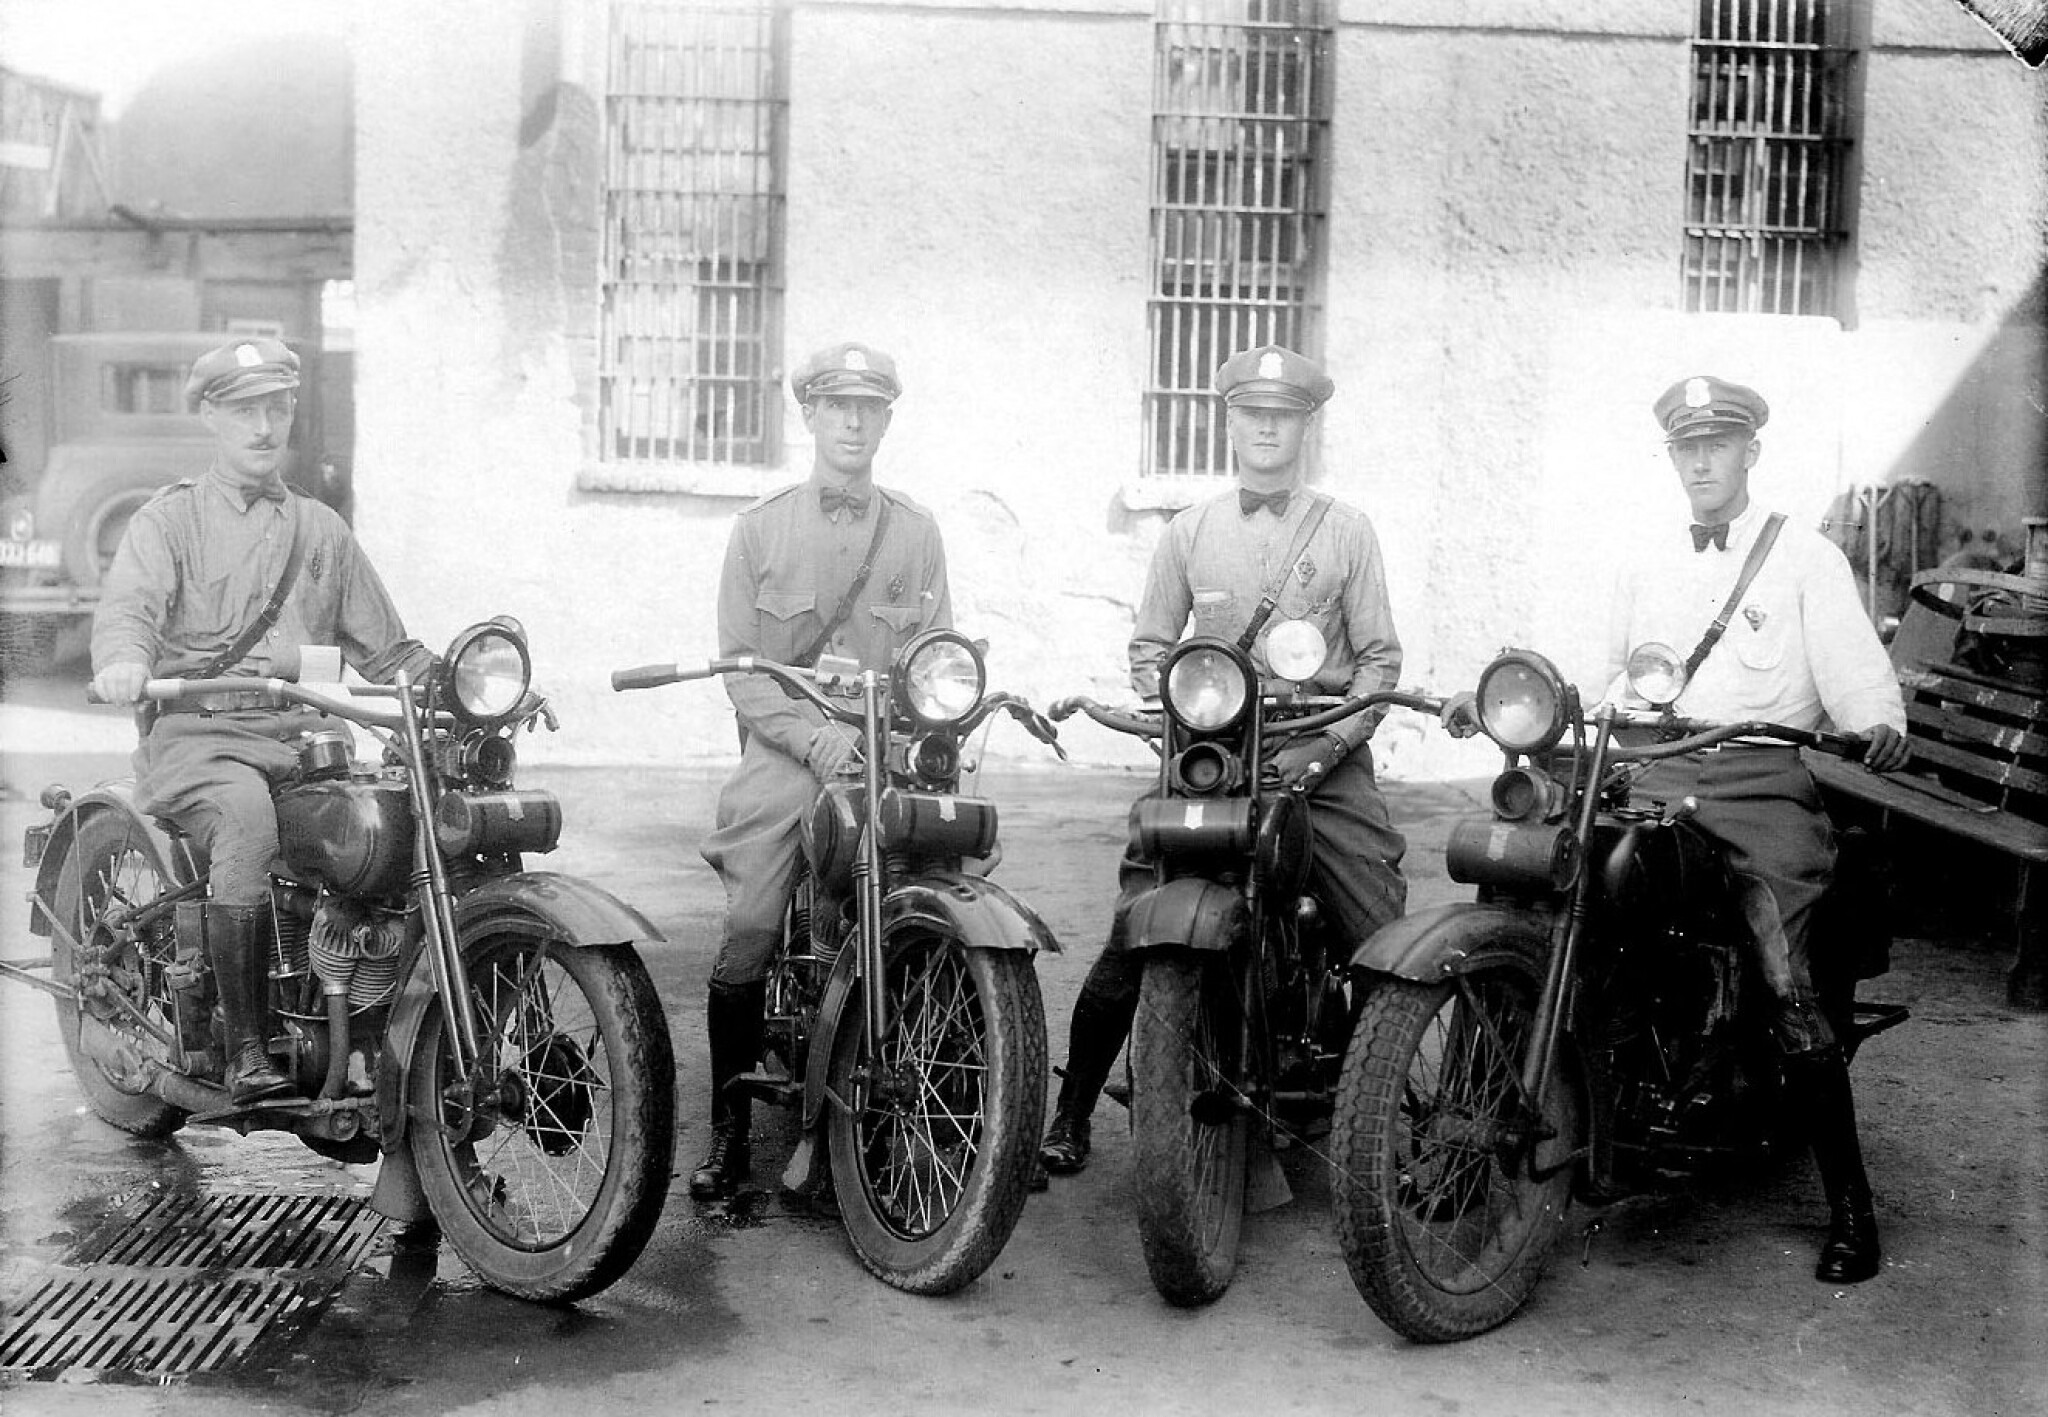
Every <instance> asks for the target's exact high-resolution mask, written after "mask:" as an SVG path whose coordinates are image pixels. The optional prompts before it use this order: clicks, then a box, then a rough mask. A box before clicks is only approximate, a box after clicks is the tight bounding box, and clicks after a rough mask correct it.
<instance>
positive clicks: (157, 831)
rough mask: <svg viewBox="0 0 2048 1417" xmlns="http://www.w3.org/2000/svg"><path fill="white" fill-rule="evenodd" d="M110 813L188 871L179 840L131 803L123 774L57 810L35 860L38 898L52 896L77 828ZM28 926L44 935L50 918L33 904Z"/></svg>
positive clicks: (179, 868) (131, 788)
mask: <svg viewBox="0 0 2048 1417" xmlns="http://www.w3.org/2000/svg"><path fill="white" fill-rule="evenodd" d="M109 812H111V813H114V814H115V815H117V816H121V817H125V818H127V820H128V823H129V825H130V827H131V828H133V829H134V830H136V831H138V832H140V833H142V834H143V835H144V836H146V837H148V838H149V840H150V841H151V842H152V843H153V844H154V845H155V847H156V849H157V850H158V851H159V852H161V853H162V854H163V859H164V861H165V862H166V863H167V864H168V865H169V866H170V868H171V869H172V871H174V872H184V871H189V870H190V868H191V865H192V862H191V857H190V856H189V854H188V853H187V852H186V851H185V850H184V848H183V847H182V846H181V844H180V843H178V842H176V841H173V840H172V839H171V837H170V834H169V833H168V832H166V831H165V830H164V829H163V827H162V826H160V825H158V823H157V820H156V818H154V817H152V816H149V815H148V814H146V813H144V812H142V811H140V810H138V809H137V808H136V806H135V784H134V783H133V782H131V781H129V780H128V779H126V778H123V779H121V780H120V781H118V782H106V783H102V784H100V785H99V786H98V787H95V788H94V789H92V791H90V792H87V793H85V794H84V795H83V796H79V797H74V798H72V799H71V801H70V802H69V803H68V804H67V805H66V806H65V808H64V810H63V811H61V812H59V813H58V814H57V817H56V820H55V821H54V822H52V823H51V825H50V838H49V840H48V841H46V842H44V843H43V855H42V860H40V861H39V862H37V863H36V883H35V894H36V898H37V899H39V900H53V899H54V898H55V893H56V890H57V877H58V876H59V875H61V874H62V873H63V870H64V858H65V857H67V856H69V855H70V854H71V851H72V848H73V846H74V844H75V843H76V842H77V840H78V832H79V829H80V828H81V827H82V826H83V825H84V824H85V823H86V822H87V821H88V820H90V819H92V818H94V817H97V816H101V815H104V814H106V813H109ZM28 928H29V930H30V932H31V933H33V934H36V935H42V936H48V935H49V933H50V922H49V921H47V920H45V919H44V918H43V916H42V913H41V912H40V911H38V910H37V909H36V908H35V907H34V906H33V905H31V906H30V907H29V922H28Z"/></svg>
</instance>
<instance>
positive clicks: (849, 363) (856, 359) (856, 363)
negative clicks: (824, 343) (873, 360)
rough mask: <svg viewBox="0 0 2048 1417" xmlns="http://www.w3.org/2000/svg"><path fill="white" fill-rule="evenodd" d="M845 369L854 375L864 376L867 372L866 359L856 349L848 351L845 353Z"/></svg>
mask: <svg viewBox="0 0 2048 1417" xmlns="http://www.w3.org/2000/svg"><path fill="white" fill-rule="evenodd" d="M845 367H846V368H848V369H851V370H853V371H854V372H855V373H856V374H865V373H867V372H868V357H867V356H866V355H865V354H862V353H861V352H860V351H859V350H857V349H849V350H847V351H846V366H845Z"/></svg>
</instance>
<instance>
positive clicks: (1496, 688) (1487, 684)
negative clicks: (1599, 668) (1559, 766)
mask: <svg viewBox="0 0 2048 1417" xmlns="http://www.w3.org/2000/svg"><path fill="white" fill-rule="evenodd" d="M1477 708H1478V710H1479V726H1480V727H1482V728H1484V729H1485V730H1486V736H1487V737H1489V738H1491V739H1492V740H1493V741H1494V742H1496V743H1498V744H1500V746H1501V747H1502V748H1504V749H1506V750H1507V751H1508V752H1510V753H1540V752H1542V751H1543V750H1544V749H1546V748H1549V747H1552V746H1553V745H1555V744H1556V742H1557V740H1558V739H1560V738H1562V737H1564V730H1565V726H1566V725H1565V713H1564V710H1565V687H1564V678H1563V676H1561V675H1560V674H1559V673H1558V672H1557V667H1556V666H1555V665H1553V664H1552V663H1551V662H1550V661H1549V660H1547V659H1545V658H1544V657H1543V656H1542V655H1540V654H1532V653H1530V652H1529V651H1528V650H1520V649H1511V650H1509V651H1508V652H1507V653H1506V654H1503V655H1501V656H1500V657H1499V658H1498V659H1496V660H1494V661H1493V663H1491V664H1489V665H1487V666H1486V669H1485V671H1484V672H1483V673H1481V674H1480V676H1479V691H1478V695H1477Z"/></svg>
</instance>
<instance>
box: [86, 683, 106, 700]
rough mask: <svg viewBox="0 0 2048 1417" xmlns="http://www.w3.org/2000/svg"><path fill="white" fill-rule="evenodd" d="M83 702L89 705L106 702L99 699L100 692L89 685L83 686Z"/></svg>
mask: <svg viewBox="0 0 2048 1417" xmlns="http://www.w3.org/2000/svg"><path fill="white" fill-rule="evenodd" d="M85 701H86V702H87V703H89V704H103V703H105V702H106V700H105V699H103V698H101V697H100V691H99V690H98V689H95V688H94V687H93V686H92V685H90V684H87V685H86V686H85Z"/></svg>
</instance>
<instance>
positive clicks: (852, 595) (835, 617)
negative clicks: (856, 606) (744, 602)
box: [796, 487, 889, 665]
mask: <svg viewBox="0 0 2048 1417" xmlns="http://www.w3.org/2000/svg"><path fill="white" fill-rule="evenodd" d="M888 529H889V499H888V498H887V497H885V496H883V495H882V490H881V489H880V488H879V487H878V488H876V489H875V534H874V535H873V536H871V537H869V538H868V552H867V555H866V556H865V557H863V558H862V559H861V563H860V567H859V569H857V570H856V571H854V573H853V582H852V584H850V585H848V586H847V587H846V594H845V595H843V596H841V597H840V598H839V608H838V609H837V610H835V611H833V612H832V618H831V619H830V620H827V621H826V622H825V628H824V629H822V630H820V631H818V637H817V638H816V639H814V640H812V641H811V647H810V648H809V649H807V650H805V651H804V652H803V655H802V656H801V657H800V658H799V659H798V660H797V661H796V662H797V663H798V664H803V665H810V664H816V663H817V662H818V656H819V655H821V654H823V653H824V652H825V646H826V645H828V644H830V643H831V642H832V636H833V633H834V632H835V631H837V630H838V628H839V627H840V626H841V625H843V624H845V623H846V617H847V616H849V615H851V614H852V613H853V603H854V601H856V600H858V599H859V598H860V593H861V591H862V589H863V588H865V587H866V585H867V583H868V576H869V574H870V573H871V572H873V570H874V569H875V557H876V556H877V555H878V554H879V553H880V552H881V549H882V535H883V533H884V532H886V531H887V530H888Z"/></svg>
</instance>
